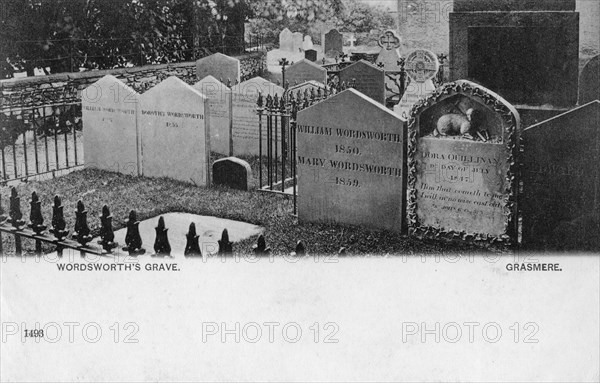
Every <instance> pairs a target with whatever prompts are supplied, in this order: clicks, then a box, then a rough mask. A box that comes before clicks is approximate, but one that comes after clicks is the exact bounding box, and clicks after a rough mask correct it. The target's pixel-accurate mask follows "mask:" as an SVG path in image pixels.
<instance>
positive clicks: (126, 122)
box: [81, 75, 140, 175]
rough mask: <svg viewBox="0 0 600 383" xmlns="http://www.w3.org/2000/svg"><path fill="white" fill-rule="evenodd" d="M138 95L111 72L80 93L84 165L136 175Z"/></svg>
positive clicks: (137, 172)
mask: <svg viewBox="0 0 600 383" xmlns="http://www.w3.org/2000/svg"><path fill="white" fill-rule="evenodd" d="M138 97H139V95H138V94H137V93H136V92H135V91H134V90H133V89H131V88H130V87H129V86H127V85H125V83H123V82H122V81H121V80H119V79H117V78H116V77H113V76H111V75H107V76H104V77H102V78H101V79H100V80H98V81H96V82H95V83H94V84H92V85H90V86H89V87H87V88H86V89H84V90H83V91H82V92H81V111H82V120H83V131H84V133H85V134H84V135H83V149H84V162H85V167H86V168H97V169H103V170H109V171H114V172H119V173H123V174H131V175H139V172H140V170H139V168H140V163H139V159H140V154H139V151H140V142H139V138H140V134H139V132H138V125H137V107H138Z"/></svg>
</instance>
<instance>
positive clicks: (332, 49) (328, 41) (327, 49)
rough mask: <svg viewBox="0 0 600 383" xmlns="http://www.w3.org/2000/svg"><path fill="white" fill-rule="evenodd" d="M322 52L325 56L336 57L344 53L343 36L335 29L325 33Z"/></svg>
mask: <svg viewBox="0 0 600 383" xmlns="http://www.w3.org/2000/svg"><path fill="white" fill-rule="evenodd" d="M323 52H324V53H325V55H326V56H327V57H337V56H338V55H340V54H342V53H344V40H343V36H342V34H341V33H340V32H338V30H337V29H332V30H330V31H329V32H327V33H325V46H324V48H323Z"/></svg>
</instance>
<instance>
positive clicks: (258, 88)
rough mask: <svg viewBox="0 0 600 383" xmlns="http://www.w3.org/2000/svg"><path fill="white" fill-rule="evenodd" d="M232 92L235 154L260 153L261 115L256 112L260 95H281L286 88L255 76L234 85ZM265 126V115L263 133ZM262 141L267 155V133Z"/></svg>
mask: <svg viewBox="0 0 600 383" xmlns="http://www.w3.org/2000/svg"><path fill="white" fill-rule="evenodd" d="M231 92H232V99H231V103H232V118H233V129H232V141H233V154H234V155H236V156H239V155H258V154H259V151H260V147H259V137H260V136H259V117H258V114H257V112H256V102H257V100H258V95H259V93H261V94H262V95H263V97H267V96H268V95H271V96H275V95H278V97H281V96H282V95H283V92H284V89H283V88H282V87H280V86H279V85H277V84H273V83H272V82H270V81H268V80H265V79H264V78H261V77H255V78H252V79H250V80H248V81H244V82H242V83H240V84H238V85H236V86H234V87H233V88H232V90H231ZM265 126H266V120H265V117H264V116H263V133H264V129H265ZM262 142H263V155H265V154H266V147H267V146H266V145H267V137H266V135H265V134H263V137H262Z"/></svg>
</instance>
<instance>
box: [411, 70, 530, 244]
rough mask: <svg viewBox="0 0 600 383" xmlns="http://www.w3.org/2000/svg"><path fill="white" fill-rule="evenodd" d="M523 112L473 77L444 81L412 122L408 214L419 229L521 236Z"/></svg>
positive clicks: (450, 235)
mask: <svg viewBox="0 0 600 383" xmlns="http://www.w3.org/2000/svg"><path fill="white" fill-rule="evenodd" d="M519 125H520V121H519V114H518V112H517V111H516V109H515V108H514V107H513V106H512V105H510V104H509V103H508V102H506V101H505V100H504V99H502V98H501V97H500V96H498V95H497V94H495V93H493V92H491V91H489V90H487V89H485V88H483V87H481V86H479V85H477V84H475V83H472V82H470V81H464V80H461V81H456V82H454V83H449V84H445V85H443V86H442V87H441V88H440V89H438V90H436V92H435V93H434V94H433V95H432V96H430V97H428V98H427V99H424V100H420V101H419V102H418V103H417V104H416V105H415V107H414V109H413V112H412V114H411V117H410V120H409V122H408V172H409V175H408V188H409V189H408V194H409V203H408V221H409V226H410V228H411V232H412V233H413V234H414V235H417V236H430V237H435V238H445V239H463V240H475V241H503V242H505V243H514V242H516V241H517V215H516V214H517V212H516V206H517V205H516V185H517V181H516V179H517V168H516V163H517V155H518V152H519Z"/></svg>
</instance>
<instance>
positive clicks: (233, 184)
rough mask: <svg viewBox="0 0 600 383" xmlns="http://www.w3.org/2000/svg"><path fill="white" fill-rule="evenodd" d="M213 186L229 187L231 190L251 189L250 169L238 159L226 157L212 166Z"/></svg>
mask: <svg viewBox="0 0 600 383" xmlns="http://www.w3.org/2000/svg"><path fill="white" fill-rule="evenodd" d="M212 174H213V184H214V185H224V186H229V187H230V188H232V189H239V190H244V191H247V190H250V188H251V187H252V169H251V168H250V165H249V164H248V163H247V162H246V161H244V160H241V159H239V158H236V157H227V158H222V159H220V160H217V161H215V163H214V164H213V173H212Z"/></svg>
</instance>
